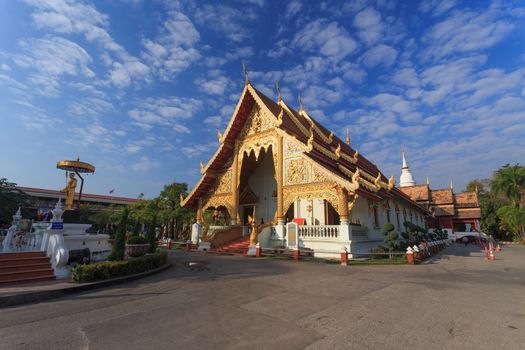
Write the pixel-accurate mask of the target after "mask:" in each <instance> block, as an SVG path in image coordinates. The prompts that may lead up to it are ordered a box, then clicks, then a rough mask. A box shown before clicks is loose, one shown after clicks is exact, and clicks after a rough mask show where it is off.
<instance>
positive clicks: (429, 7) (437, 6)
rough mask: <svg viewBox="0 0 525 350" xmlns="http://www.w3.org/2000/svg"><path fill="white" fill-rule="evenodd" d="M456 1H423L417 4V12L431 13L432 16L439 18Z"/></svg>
mask: <svg viewBox="0 0 525 350" xmlns="http://www.w3.org/2000/svg"><path fill="white" fill-rule="evenodd" d="M456 3H457V1H456V0H423V1H421V3H420V4H419V11H421V12H423V13H429V12H431V13H432V15H433V16H440V15H442V14H444V13H446V12H447V11H449V10H450V9H452V8H453V7H454V6H455V5H456Z"/></svg>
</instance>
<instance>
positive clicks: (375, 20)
mask: <svg viewBox="0 0 525 350" xmlns="http://www.w3.org/2000/svg"><path fill="white" fill-rule="evenodd" d="M353 24H354V26H355V27H357V28H358V35H359V38H360V39H361V40H363V41H364V42H365V43H367V44H368V45H371V44H374V43H376V42H378V41H380V40H382V39H383V35H384V34H383V31H384V25H383V22H382V21H381V14H380V13H379V12H377V11H376V10H375V9H373V8H371V7H367V8H365V9H364V10H363V11H361V12H359V13H358V14H357V15H356V16H355V18H354V22H353Z"/></svg>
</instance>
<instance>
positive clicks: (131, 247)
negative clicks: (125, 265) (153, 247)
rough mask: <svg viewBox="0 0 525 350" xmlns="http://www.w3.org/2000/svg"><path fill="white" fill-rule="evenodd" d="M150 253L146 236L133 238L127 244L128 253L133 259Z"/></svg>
mask: <svg viewBox="0 0 525 350" xmlns="http://www.w3.org/2000/svg"><path fill="white" fill-rule="evenodd" d="M148 251H149V242H148V239H147V238H146V237H144V236H139V235H137V236H131V237H129V238H128V241H127V242H126V253H127V254H128V256H131V257H138V256H142V255H144V254H146V253H147V252H148Z"/></svg>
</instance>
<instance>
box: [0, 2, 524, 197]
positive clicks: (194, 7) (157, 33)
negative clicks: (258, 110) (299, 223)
mask: <svg viewBox="0 0 525 350" xmlns="http://www.w3.org/2000/svg"><path fill="white" fill-rule="evenodd" d="M524 24H525V5H524V4H523V3H522V2H521V1H508V2H506V1H494V2H489V1H465V2H461V1H454V0H439V1H438V0H424V1H411V2H407V1H399V2H395V1H375V2H369V1H350V2H346V3H344V2H343V1H311V2H299V1H288V2H281V1H270V0H252V1H229V2H227V1H221V2H216V1H210V2H208V3H206V2H204V1H198V2H194V1H188V2H185V1H181V2H176V1H166V2H162V1H140V0H136V1H97V2H69V1H59V0H47V1H36V0H28V1H21V2H15V1H1V2H0V130H1V134H0V135H1V136H0V149H1V152H0V164H1V165H0V177H7V178H8V179H9V180H11V181H14V182H17V183H18V184H20V185H23V186H33V187H43V188H60V187H61V186H63V185H64V182H65V178H64V174H63V173H62V172H60V171H58V170H57V169H55V163H56V161H58V160H61V159H71V158H76V157H77V156H80V158H81V160H84V161H87V162H90V163H93V164H94V165H96V166H97V171H96V173H95V175H92V176H88V178H87V182H86V186H85V191H86V192H90V193H99V194H107V193H108V191H109V190H111V189H115V195H121V196H130V197H136V196H138V194H139V193H141V192H142V193H145V194H146V197H152V196H155V195H157V194H158V192H159V191H160V189H161V188H162V186H163V185H164V184H167V183H170V182H172V181H179V182H187V183H188V184H189V185H190V187H191V186H193V184H194V183H195V182H196V181H197V180H198V178H199V175H200V174H199V161H200V160H202V161H203V162H204V163H206V162H207V161H208V159H209V158H210V157H211V155H212V154H213V153H214V151H215V149H216V147H217V145H218V143H217V136H216V134H217V130H221V131H223V129H224V128H225V126H226V125H227V123H228V121H229V119H230V117H231V114H232V113H233V110H234V107H235V104H236V103H237V100H238V98H239V96H240V93H241V91H242V88H243V84H244V76H243V74H242V68H241V62H242V61H243V60H246V61H247V65H248V70H249V75H250V80H251V82H252V83H253V84H254V86H256V87H257V88H259V89H260V90H262V91H263V92H264V93H266V94H267V95H268V96H270V97H272V98H274V99H275V96H276V93H275V88H274V86H275V80H277V79H278V80H279V82H280V87H281V91H282V94H283V97H284V99H285V101H286V102H287V103H288V104H290V105H292V106H297V105H298V103H297V96H298V95H299V94H300V95H301V97H302V100H303V104H304V107H305V109H306V110H307V111H308V112H309V114H310V115H312V116H313V117H314V118H316V119H318V120H319V121H320V122H321V123H323V124H324V125H325V126H326V127H328V128H329V129H331V130H333V131H334V132H335V133H337V134H338V135H339V136H340V137H341V138H344V136H345V134H346V129H347V128H349V129H350V133H351V138H352V145H353V146H354V147H356V148H357V149H358V150H359V151H360V153H361V154H363V155H365V156H366V157H367V158H368V159H370V160H371V161H373V162H374V163H376V164H377V165H378V166H379V167H380V169H381V170H382V171H383V172H384V173H385V175H387V176H390V175H391V174H394V175H395V177H396V180H398V179H399V175H400V163H401V159H400V156H401V144H402V143H404V144H405V147H406V152H407V157H408V162H409V165H410V166H411V169H412V172H413V174H414V176H415V179H416V181H417V182H419V183H422V182H424V181H425V179H426V177H427V176H429V177H430V182H431V186H432V187H446V186H448V184H449V182H450V178H453V180H454V187H455V188H456V189H463V188H464V186H465V185H466V183H467V182H468V181H469V180H470V179H473V178H483V177H488V176H490V175H491V173H492V172H493V171H494V170H495V169H497V168H499V167H500V166H502V165H504V164H506V163H516V162H521V163H524V160H525V137H524V135H525V79H524V78H525V35H524V34H525V25H524Z"/></svg>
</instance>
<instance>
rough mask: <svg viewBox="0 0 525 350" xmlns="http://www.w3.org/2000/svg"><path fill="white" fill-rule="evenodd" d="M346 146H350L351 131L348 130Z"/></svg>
mask: <svg viewBox="0 0 525 350" xmlns="http://www.w3.org/2000/svg"><path fill="white" fill-rule="evenodd" d="M346 144H347V145H348V146H350V130H349V129H348V128H346Z"/></svg>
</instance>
